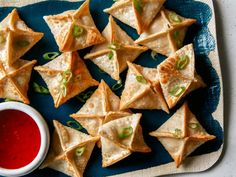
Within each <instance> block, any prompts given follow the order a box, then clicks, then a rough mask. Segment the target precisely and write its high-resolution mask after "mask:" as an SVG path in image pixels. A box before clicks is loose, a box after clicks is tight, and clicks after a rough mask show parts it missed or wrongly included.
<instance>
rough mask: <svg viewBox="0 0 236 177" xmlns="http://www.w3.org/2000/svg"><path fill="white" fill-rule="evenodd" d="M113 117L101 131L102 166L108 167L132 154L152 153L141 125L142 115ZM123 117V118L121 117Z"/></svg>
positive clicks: (113, 115) (113, 114)
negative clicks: (144, 137)
mask: <svg viewBox="0 0 236 177" xmlns="http://www.w3.org/2000/svg"><path fill="white" fill-rule="evenodd" d="M115 114H116V113H112V117H113V118H115V119H110V120H109V121H108V122H107V123H105V124H103V125H102V126H101V127H100V129H99V135H100V136H101V146H102V166H103V167H108V166H110V165H112V164H114V163H116V162H118V161H120V160H122V159H124V158H126V157H127V156H129V155H130V154H131V153H132V152H143V153H147V152H151V149H150V148H149V147H148V146H147V145H146V143H145V142H144V139H143V133H142V128H141V126H140V124H139V122H140V118H141V116H142V114H130V115H127V116H124V115H122V114H120V113H118V115H117V116H116V115H115ZM119 116H122V117H119Z"/></svg>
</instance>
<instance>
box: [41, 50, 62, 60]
mask: <svg viewBox="0 0 236 177" xmlns="http://www.w3.org/2000/svg"><path fill="white" fill-rule="evenodd" d="M58 55H59V53H58V52H47V53H45V54H43V58H44V59H45V60H53V59H55V58H56V57H57V56H58Z"/></svg>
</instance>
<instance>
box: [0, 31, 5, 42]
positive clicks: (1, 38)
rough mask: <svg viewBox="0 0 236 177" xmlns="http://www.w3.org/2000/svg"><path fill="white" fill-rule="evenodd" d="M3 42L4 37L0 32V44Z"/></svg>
mask: <svg viewBox="0 0 236 177" xmlns="http://www.w3.org/2000/svg"><path fill="white" fill-rule="evenodd" d="M4 42H5V37H4V36H3V34H1V33H0V44H2V43H4Z"/></svg>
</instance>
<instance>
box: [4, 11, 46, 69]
mask: <svg viewBox="0 0 236 177" xmlns="http://www.w3.org/2000/svg"><path fill="white" fill-rule="evenodd" d="M42 37H43V33H39V32H34V31H33V30H32V29H30V28H29V27H27V26H26V24H25V22H24V21H22V20H21V19H20V17H19V15H18V13H17V10H16V9H14V10H13V11H12V12H11V13H10V14H9V15H8V16H7V17H6V18H5V19H4V20H3V21H2V22H1V23H0V61H2V62H4V63H6V64H7V65H9V66H10V65H13V63H14V62H15V61H16V60H17V59H19V58H20V57H21V56H23V55H24V54H25V53H26V52H27V51H28V50H30V49H31V48H32V47H33V46H34V45H35V44H36V43H37V42H38V41H39V40H40V39H41V38H42Z"/></svg>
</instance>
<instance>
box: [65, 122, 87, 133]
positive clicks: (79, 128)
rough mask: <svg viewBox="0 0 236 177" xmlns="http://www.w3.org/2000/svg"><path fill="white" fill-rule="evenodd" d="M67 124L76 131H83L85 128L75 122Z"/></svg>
mask: <svg viewBox="0 0 236 177" xmlns="http://www.w3.org/2000/svg"><path fill="white" fill-rule="evenodd" d="M66 124H67V125H68V126H69V127H71V128H74V129H76V130H79V131H80V130H82V129H83V127H82V126H81V125H80V124H79V123H78V122H76V121H73V120H70V121H67V122H66Z"/></svg>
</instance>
